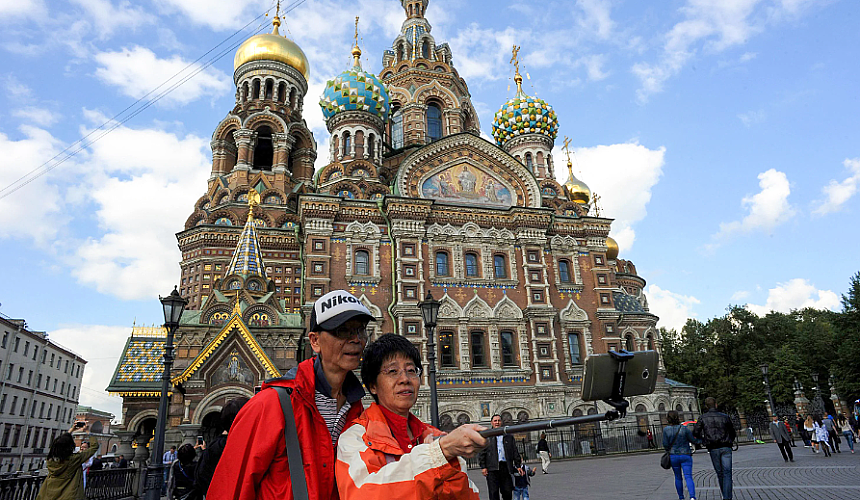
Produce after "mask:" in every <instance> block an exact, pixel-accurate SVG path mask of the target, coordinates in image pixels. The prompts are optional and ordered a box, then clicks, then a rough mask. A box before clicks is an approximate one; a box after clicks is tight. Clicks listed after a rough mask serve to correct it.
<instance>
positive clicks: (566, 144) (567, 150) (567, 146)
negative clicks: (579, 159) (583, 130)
mask: <svg viewBox="0 0 860 500" xmlns="http://www.w3.org/2000/svg"><path fill="white" fill-rule="evenodd" d="M561 149H562V150H564V154H566V155H567V169H568V170H570V176H571V177H573V164H572V163H570V138H569V137H568V136H564V146H563V147H562V148H561Z"/></svg>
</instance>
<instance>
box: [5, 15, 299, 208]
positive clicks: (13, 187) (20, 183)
mask: <svg viewBox="0 0 860 500" xmlns="http://www.w3.org/2000/svg"><path fill="white" fill-rule="evenodd" d="M306 1H307V0H297V1H295V2H293V4H291V5H290V6H289V7H287V8H286V9H284V14H287V13H289V12H291V11H292V10H294V9H295V8H296V7H298V6H300V5H301V4H303V3H305V2H306ZM271 10H272V7H270V8H269V9H268V10H266V11H265V12H263V13H262V14H260V15H258V16H257V17H255V18H254V19H252V20H251V21H250V22H248V23H247V24H245V26H243V27H241V28H240V29H239V30H237V31H236V32H234V33H233V34H232V35H230V36H228V37H227V38H225V39H224V40H222V41H221V42H220V43H218V44H217V45H215V46H214V47H212V48H211V49H209V50H208V51H206V52H205V53H204V54H203V55H201V56H200V57H198V58H197V59H195V60H194V61H193V62H191V63H189V64H188V65H187V66H185V67H184V68H182V69H181V70H180V71H178V72H177V73H175V74H174V75H173V76H171V77H170V78H168V79H167V80H165V81H164V82H162V83H161V84H160V85H158V86H157V87H155V88H154V89H152V90H150V91H149V92H147V93H146V94H145V95H143V96H142V97H140V98H139V99H137V100H136V101H135V102H133V103H131V104H130V105H129V106H127V107H126V108H125V109H123V110H122V111H120V112H119V113H117V114H116V115H114V116H113V118H110V119H108V120H106V121H105V122H104V123H102V124H101V125H100V126H98V127H97V128H95V129H94V130H92V131H90V132H89V133H88V134H87V135H85V136H84V137H82V138H80V139H78V140H77V141H75V142H73V143H72V144H70V145H68V146H67V147H66V148H65V149H63V150H62V151H60V152H59V153H57V154H56V155H54V156H53V157H52V158H50V159H49V160H47V161H46V162H44V163H42V164H41V165H39V166H38V167H36V168H34V169H33V170H31V171H30V172H27V173H26V174H24V175H23V176H21V177H20V178H18V179H17V180H15V181H13V182H12V183H11V184H9V185H8V186H6V187H4V188H2V189H0V200H2V199H3V198H5V197H7V196H9V195H11V194H12V193H14V192H15V191H17V190H19V189H21V188H22V187H24V186H26V185H27V184H29V183H31V182H33V181H34V180H36V179H38V178H39V177H41V176H43V175H45V174H47V173H48V172H50V171H52V170H54V169H55V168H57V167H59V166H60V165H62V164H63V163H65V162H66V161H67V160H68V159H70V158H72V157H73V156H75V155H77V154H78V153H80V152H81V151H83V150H84V149H86V148H88V147H90V146H91V145H93V144H94V143H96V142H97V141H99V140H100V139H102V138H103V137H104V136H106V135H107V134H109V133H111V132H113V131H114V130H116V129H117V128H119V127H120V126H122V125H123V124H125V123H126V122H128V121H129V120H131V119H132V118H134V117H135V116H137V115H138V114H140V113H141V112H143V111H145V110H146V109H147V108H149V107H150V106H152V105H153V104H155V103H156V102H158V101H160V100H161V99H162V98H164V97H165V96H167V95H168V94H170V93H171V92H173V91H174V90H176V89H177V88H179V87H180V86H182V85H183V84H185V83H186V82H187V81H188V80H190V79H191V78H194V77H195V76H196V75H197V74H199V73H201V72H202V71H204V70H206V69H207V68H209V67H210V66H212V65H213V64H215V63H216V62H217V61H218V60H220V59H221V58H222V57H224V55H226V54H227V53H229V52H231V51H233V50H235V49H236V48H237V47H238V46H239V45H241V44H242V43H243V42H244V40H242V41H240V42H238V43H233V44H232V45H230V46H229V47H227V48H226V49H225V50H222V51H221V52H219V53H218V54H216V55H215V56H214V57H213V58H210V59H209V60H208V61H206V62H205V63H204V64H203V65H202V66H200V67H199V68H197V69H196V70H195V71H194V72H192V73H191V74H189V75H187V76H185V77H183V78H182V79H181V80H180V81H179V82H177V83H174V84H173V85H171V86H170V87H168V88H167V89H166V90H164V91H163V92H161V93H159V94H157V95H156V96H155V97H153V98H152V99H150V100H149V101H147V102H146V103H145V104H144V105H143V106H142V107H140V108H138V109H136V110H134V111H132V112H131V113H130V114H129V115H128V116H126V117H124V118H122V119H121V120H120V121H116V120H117V119H118V118H119V117H120V116H122V115H123V114H124V113H126V112H127V111H129V110H130V109H132V108H134V107H135V106H136V105H137V104H139V103H140V102H141V101H143V100H144V99H145V98H146V97H148V96H150V95H152V94H153V93H154V92H155V91H157V90H158V89H160V88H162V87H163V86H165V85H166V84H167V83H168V82H170V81H172V80H173V79H175V78H176V77H177V76H179V75H181V74H182V73H184V72H185V71H186V70H187V69H189V68H191V67H193V66H194V65H195V64H197V63H198V62H199V61H200V60H201V59H203V58H204V57H206V56H207V55H209V54H210V53H212V52H213V51H214V50H215V49H217V48H218V47H220V46H221V45H223V44H224V43H226V42H227V41H228V40H230V39H232V38H234V37H235V36H236V35H238V34H240V33H241V32H242V31H244V30H245V29H246V28H247V27H248V26H250V25H251V24H253V23H255V22H256V21H257V20H259V19H260V18H262V17H265V16H267V15H268V13H269V12H270V11H271ZM264 27H265V24H263V23H261V24H260V26H258V27H257V28H256V29H255V30H254V34H257V33H259V32H260V31H261V30H262V29H263V28H264ZM252 36H253V35H252ZM110 123H114V124H113V125H112V126H111V127H110V128H108V129H105V130H104V131H103V132H102V133H101V134H100V135H98V136H97V137H96V138H94V139H92V140H91V141H87V139H88V138H89V137H90V136H92V135H93V134H95V133H96V132H98V131H99V130H103V129H104V127H105V126H107V125H108V124H110ZM79 145H80V147H78V148H77V149H75V150H74V151H72V152H70V153H68V154H67V155H66V156H64V157H63V158H61V159H60V160H59V161H57V162H56V163H54V164H53V165H49V164H50V163H51V162H52V161H54V160H56V159H57V158H58V157H60V156H61V155H63V154H64V153H66V152H68V151H69V150H70V149H72V148H74V147H76V146H79Z"/></svg>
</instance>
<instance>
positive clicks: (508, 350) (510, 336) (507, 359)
mask: <svg viewBox="0 0 860 500" xmlns="http://www.w3.org/2000/svg"><path fill="white" fill-rule="evenodd" d="M499 336H500V337H501V339H502V364H503V365H505V366H515V365H516V359H515V357H514V333H513V332H510V331H503V332H501V334H499Z"/></svg>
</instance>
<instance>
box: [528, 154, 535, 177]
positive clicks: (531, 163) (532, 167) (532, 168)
mask: <svg viewBox="0 0 860 500" xmlns="http://www.w3.org/2000/svg"><path fill="white" fill-rule="evenodd" d="M526 168H527V169H529V172H534V171H535V164H534V160H532V154H531V153H526Z"/></svg>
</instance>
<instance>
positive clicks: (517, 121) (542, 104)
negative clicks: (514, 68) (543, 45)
mask: <svg viewBox="0 0 860 500" xmlns="http://www.w3.org/2000/svg"><path fill="white" fill-rule="evenodd" d="M514 80H515V81H516V83H517V93H516V95H515V96H514V97H513V98H511V99H509V100H508V101H507V102H506V103H505V104H503V105H502V107H501V108H499V110H498V111H497V112H496V116H495V117H494V118H493V137H494V138H495V139H496V144H498V145H499V146H500V147H501V146H504V145H505V143H506V142H508V141H509V140H511V139H513V138H514V137H517V136H520V135H524V134H544V135H546V136H548V137H549V138H550V139H552V140H553V141H554V140H555V138H556V136H557V135H558V117H557V116H556V114H555V110H553V109H552V106H550V105H549V104H547V103H546V101H544V100H543V99H540V98H538V97H530V96H528V95H526V93H525V92H523V89H522V77H521V76H520V75H519V73H517V75H516V76H515V77H514Z"/></svg>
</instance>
